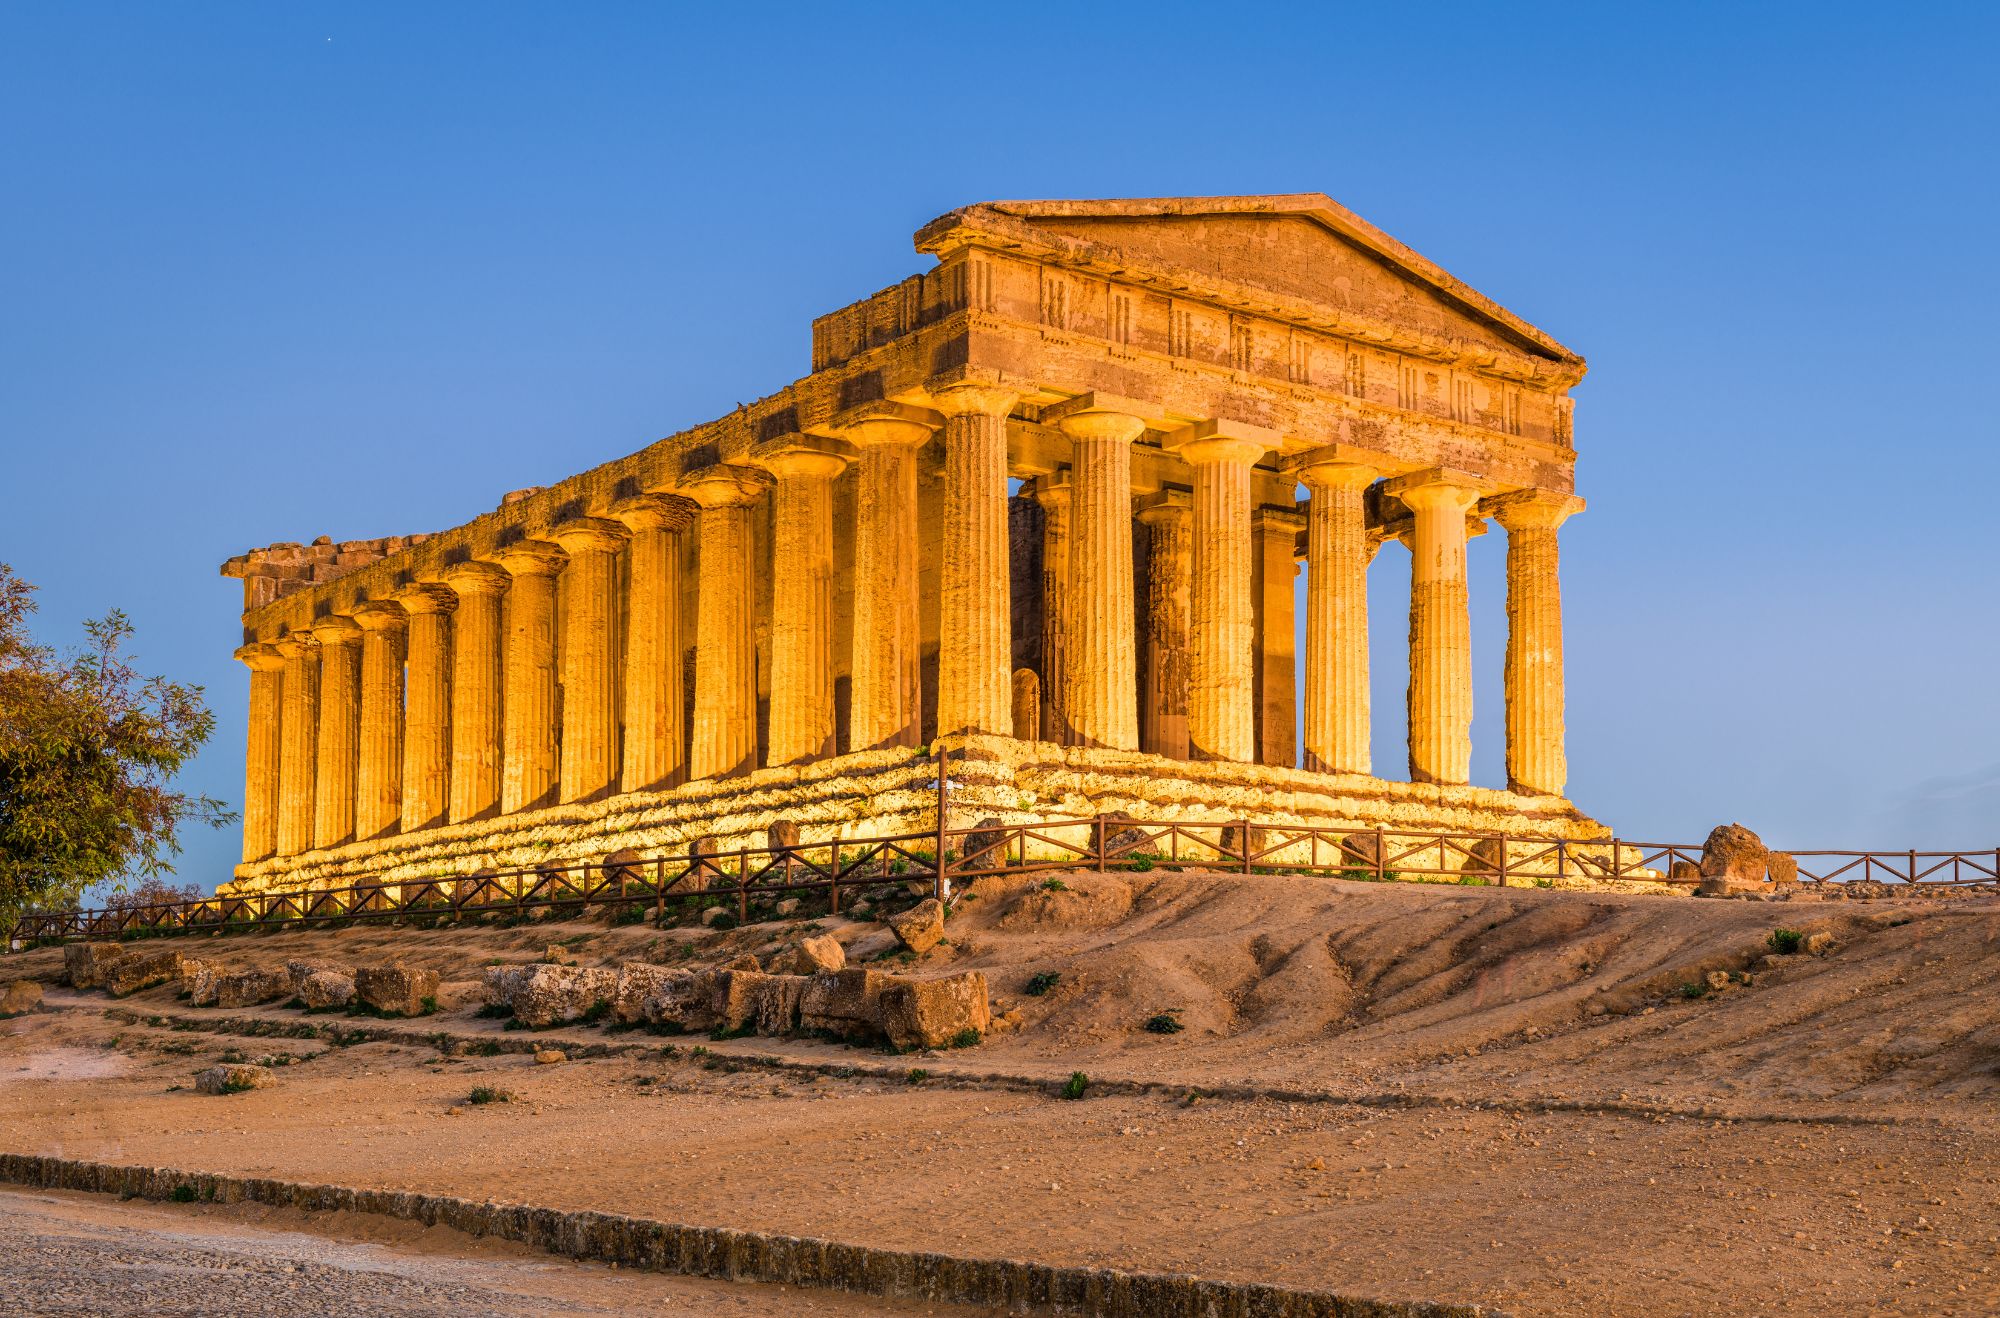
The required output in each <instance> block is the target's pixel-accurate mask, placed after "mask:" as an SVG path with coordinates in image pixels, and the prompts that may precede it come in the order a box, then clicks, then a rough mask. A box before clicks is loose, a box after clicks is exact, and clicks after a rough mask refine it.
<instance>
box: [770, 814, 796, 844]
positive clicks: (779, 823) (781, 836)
mask: <svg viewBox="0 0 2000 1318" xmlns="http://www.w3.org/2000/svg"><path fill="white" fill-rule="evenodd" d="M764 844H765V845H766V846H768V847H770V848H771V849H772V850H773V851H776V850H778V849H780V848H783V847H796V846H798V845H799V824H798V821H797V820H796V819H773V820H772V821H771V826H770V827H769V828H767V829H765V830H764Z"/></svg>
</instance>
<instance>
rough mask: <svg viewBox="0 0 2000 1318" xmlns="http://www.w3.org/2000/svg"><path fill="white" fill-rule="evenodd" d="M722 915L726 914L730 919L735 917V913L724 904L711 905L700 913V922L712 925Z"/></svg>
mask: <svg viewBox="0 0 2000 1318" xmlns="http://www.w3.org/2000/svg"><path fill="white" fill-rule="evenodd" d="M724 916H728V917H729V918H730V919H731V920H734V919H735V918H736V913H735V912H734V911H732V910H730V909H729V908H728V907H726V906H711V907H709V908H708V909H707V910H705V911H703V912H702V913H701V922H702V923H703V924H705V925H711V926H712V925H714V923H715V922H716V921H717V920H720V919H722V918H723V917H724Z"/></svg>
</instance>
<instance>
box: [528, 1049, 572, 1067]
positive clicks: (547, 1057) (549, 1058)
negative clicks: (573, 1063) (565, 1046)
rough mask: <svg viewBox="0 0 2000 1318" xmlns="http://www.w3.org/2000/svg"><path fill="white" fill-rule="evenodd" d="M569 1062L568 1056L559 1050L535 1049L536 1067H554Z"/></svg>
mask: <svg viewBox="0 0 2000 1318" xmlns="http://www.w3.org/2000/svg"><path fill="white" fill-rule="evenodd" d="M568 1060H569V1054H568V1053H566V1052H564V1051H563V1050H562V1049H560V1048H537V1049H535V1065H536V1066H556V1065H559V1064H561V1063H563V1062H567V1061H568Z"/></svg>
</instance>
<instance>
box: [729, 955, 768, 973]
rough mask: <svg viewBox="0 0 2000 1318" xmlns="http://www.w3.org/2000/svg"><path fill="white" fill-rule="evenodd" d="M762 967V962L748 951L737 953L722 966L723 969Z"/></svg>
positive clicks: (760, 968)
mask: <svg viewBox="0 0 2000 1318" xmlns="http://www.w3.org/2000/svg"><path fill="white" fill-rule="evenodd" d="M763 968H764V967H763V964H762V963H761V962H759V961H758V960H757V958H756V956H755V955H753V954H752V953H749V952H739V953H737V954H736V955H735V956H733V957H731V958H730V959H729V963H728V964H727V965H725V966H724V967H723V969H724V970H762V969H763Z"/></svg>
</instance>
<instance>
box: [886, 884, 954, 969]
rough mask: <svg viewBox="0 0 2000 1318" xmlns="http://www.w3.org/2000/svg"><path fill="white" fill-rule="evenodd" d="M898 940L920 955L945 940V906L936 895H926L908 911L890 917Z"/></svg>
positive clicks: (892, 928) (891, 928) (891, 926)
mask: <svg viewBox="0 0 2000 1318" xmlns="http://www.w3.org/2000/svg"><path fill="white" fill-rule="evenodd" d="M888 924H889V928H890V930H891V931H892V932H893V933H894V934H895V935H896V941H898V942H900V943H901V944H902V945H903V946H904V947H907V948H909V949H910V950H911V951H912V952H915V953H916V954H917V955H918V956H922V955H923V954H924V953H926V952H928V951H930V950H931V949H932V948H933V947H936V946H937V945H938V944H939V943H940V942H942V941H943V940H944V906H943V905H942V904H941V903H940V902H939V901H938V899H937V898H935V897H926V898H924V899H923V900H922V901H920V902H918V903H917V904H916V905H915V906H912V907H911V908H910V909H909V910H907V911H901V912H898V913H897V914H895V915H892V916H890V917H889V921H888Z"/></svg>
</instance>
